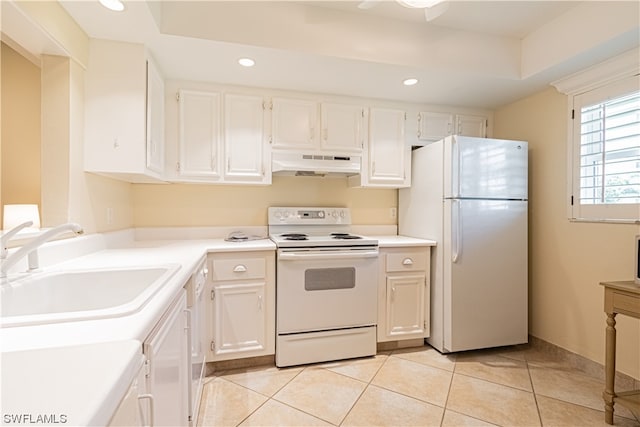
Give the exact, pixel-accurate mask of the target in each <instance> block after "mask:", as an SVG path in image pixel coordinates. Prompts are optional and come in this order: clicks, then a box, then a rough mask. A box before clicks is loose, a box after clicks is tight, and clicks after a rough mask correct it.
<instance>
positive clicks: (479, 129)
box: [455, 114, 487, 138]
mask: <svg viewBox="0 0 640 427" xmlns="http://www.w3.org/2000/svg"><path fill="white" fill-rule="evenodd" d="M455 133H456V135H463V136H475V137H478V138H486V136H487V118H486V117H484V116H472V115H462V114H459V115H457V116H456V127H455Z"/></svg>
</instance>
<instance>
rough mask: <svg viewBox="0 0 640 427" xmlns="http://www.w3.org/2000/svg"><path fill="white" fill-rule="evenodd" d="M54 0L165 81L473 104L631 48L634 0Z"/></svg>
mask: <svg viewBox="0 0 640 427" xmlns="http://www.w3.org/2000/svg"><path fill="white" fill-rule="evenodd" d="M60 3H61V4H62V6H63V7H64V8H65V9H66V10H67V12H68V13H69V14H70V15H71V16H72V17H73V18H74V20H75V21H76V22H77V23H78V24H79V25H80V26H81V27H82V28H83V29H84V31H85V32H86V33H87V34H88V35H89V36H90V37H94V38H103V39H112V40H120V41H129V42H135V43H143V44H145V45H147V46H148V48H149V51H150V52H151V55H152V56H153V57H154V59H155V60H156V62H158V63H159V66H160V68H161V70H162V72H163V74H164V76H165V78H167V79H177V80H194V81H207V82H216V83H224V84H234V85H244V86H259V87H268V88H278V89H285V90H296V91H307V92H320V93H330V94H340V95H348V96H359V97H366V98H380V99H389V100H398V101H403V102H412V103H421V104H435V105H453V106H464V107H475V108H489V109H492V108H496V107H499V106H501V105H504V104H507V103H510V102H513V101H515V100H517V99H520V98H522V97H524V96H527V95H529V94H531V93H534V92H536V91H538V90H541V89H543V88H545V87H547V86H548V85H549V83H550V82H551V81H553V80H555V79H558V78H560V77H564V76H566V75H568V74H570V73H573V72H576V71H578V70H580V69H582V68H584V67H587V66H590V65H593V64H595V63H597V62H601V61H602V60H605V59H607V58H609V57H612V56H614V55H616V54H618V53H621V52H624V51H626V50H629V49H631V48H636V47H638V46H639V45H640V11H639V10H638V5H639V4H640V3H639V2H637V1H622V2H616V1H602V2H599V1H586V2H577V1H508V0H507V1H505V0H503V1H455V0H450V1H448V2H446V3H445V5H444V6H437V7H440V8H443V9H446V10H444V12H443V13H442V14H441V15H440V16H438V17H436V18H435V19H433V20H431V21H430V22H427V20H426V19H425V12H424V10H423V9H410V8H406V7H403V6H401V5H400V4H399V3H397V2H396V1H392V0H370V1H369V5H370V6H372V7H370V8H368V9H361V8H358V5H359V4H360V2H359V1H355V2H354V1H267V0H263V1H242V0H239V1H238V0H236V1H185V0H183V1H155V2H154V1H125V6H126V7H125V11H124V12H121V13H116V12H112V11H108V10H106V9H104V8H103V7H102V6H100V5H99V4H98V2H97V0H96V1H94V0H86V1H61V2H60ZM245 56H248V57H251V58H253V59H254V60H255V61H256V66H254V67H252V68H243V67H240V66H239V65H238V63H237V60H238V58H240V57H245ZM408 77H415V78H417V79H418V80H419V82H418V84H416V85H415V86H411V87H406V86H403V85H402V80H404V79H405V78H408Z"/></svg>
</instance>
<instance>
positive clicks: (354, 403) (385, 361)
mask: <svg viewBox="0 0 640 427" xmlns="http://www.w3.org/2000/svg"><path fill="white" fill-rule="evenodd" d="M391 354H393V352H392V353H389V354H388V355H387V357H386V358H385V360H384V362H382V363H381V364H380V367H379V368H378V369H377V370H376V372H375V373H374V374H373V375H372V376H371V379H370V380H369V381H368V382H367V383H366V385H365V386H364V389H363V390H362V393H360V396H358V398H357V399H356V401H355V402H353V405H351V408H349V410H348V411H347V413H346V414H345V416H344V417H343V418H342V420H340V422H339V423H338V426H341V425H342V423H344V420H346V419H347V417H348V416H349V414H350V413H351V411H353V408H355V407H356V405H357V404H358V402H359V401H360V399H361V398H362V395H364V393H365V392H366V391H367V389H368V388H369V386H370V385H371V381H373V379H374V378H375V377H376V375H378V372H380V370H381V369H382V367H383V366H384V365H385V364H386V363H387V361H388V360H389V358H390V357H391ZM374 357H375V356H374ZM332 372H333V371H332ZM336 373H338V372H336ZM349 378H351V377H349ZM363 382H364V381H363Z"/></svg>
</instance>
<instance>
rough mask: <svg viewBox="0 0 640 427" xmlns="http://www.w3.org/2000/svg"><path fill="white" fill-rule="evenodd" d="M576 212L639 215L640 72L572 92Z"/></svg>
mask: <svg viewBox="0 0 640 427" xmlns="http://www.w3.org/2000/svg"><path fill="white" fill-rule="evenodd" d="M572 117H573V123H572V135H571V140H572V141H571V143H572V147H571V149H572V168H571V169H572V173H573V179H572V188H571V217H572V218H575V219H587V220H625V221H629V220H631V221H634V220H640V77H639V76H633V77H628V78H626V79H622V80H618V81H616V82H614V83H610V84H607V85H605V86H601V87H599V88H597V89H593V90H590V91H587V92H584V93H580V94H577V95H575V96H573V108H572Z"/></svg>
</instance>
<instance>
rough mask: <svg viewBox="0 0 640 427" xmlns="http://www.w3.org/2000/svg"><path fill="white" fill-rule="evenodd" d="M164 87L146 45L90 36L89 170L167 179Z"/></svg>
mask: <svg viewBox="0 0 640 427" xmlns="http://www.w3.org/2000/svg"><path fill="white" fill-rule="evenodd" d="M163 86H164V82H163V80H162V77H161V75H160V73H159V72H158V70H157V68H156V67H155V65H154V63H153V61H152V60H151V59H150V56H149V55H148V53H147V51H146V49H145V47H144V46H143V45H139V44H134V43H120V42H115V41H109V40H97V39H92V40H91V42H90V45H89V63H88V66H87V70H86V74H85V126H84V129H85V135H84V137H85V138H84V140H85V149H84V169H85V170H86V171H87V172H94V173H100V174H105V175H108V176H111V177H113V178H117V179H121V180H124V181H129V182H158V181H160V180H162V179H163V178H164V177H163V174H162V172H163V170H164V159H163V157H164V120H163V116H164V88H163Z"/></svg>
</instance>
